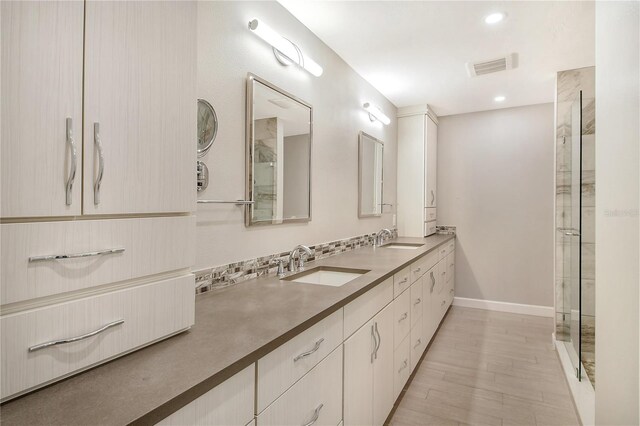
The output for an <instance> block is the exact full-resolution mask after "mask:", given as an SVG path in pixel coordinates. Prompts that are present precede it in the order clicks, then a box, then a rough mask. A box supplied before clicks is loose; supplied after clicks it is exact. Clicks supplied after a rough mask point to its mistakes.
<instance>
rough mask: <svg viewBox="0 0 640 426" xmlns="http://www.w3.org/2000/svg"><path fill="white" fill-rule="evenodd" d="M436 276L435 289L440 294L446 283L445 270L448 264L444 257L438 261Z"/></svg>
mask: <svg viewBox="0 0 640 426" xmlns="http://www.w3.org/2000/svg"><path fill="white" fill-rule="evenodd" d="M437 269H438V277H437V280H436V281H437V283H438V284H437V290H438V293H439V294H442V290H443V289H444V287H445V285H446V284H447V270H448V269H449V268H448V265H447V260H446V259H442V260H441V261H440V262H438V267H437Z"/></svg>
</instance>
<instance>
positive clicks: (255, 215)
mask: <svg viewBox="0 0 640 426" xmlns="http://www.w3.org/2000/svg"><path fill="white" fill-rule="evenodd" d="M312 130H313V109H312V107H311V105H309V104H308V103H306V102H304V101H303V100H301V99H299V98H297V97H295V96H293V95H292V94H290V93H287V92H286V91H284V90H282V89H280V88H278V87H276V86H275V85H273V84H271V83H269V82H267V81H265V80H262V79H261V78H259V77H257V76H255V75H253V74H249V75H248V77H247V129H246V132H247V133H246V136H247V146H246V162H247V163H246V174H247V175H246V194H245V196H246V197H247V198H246V199H247V200H252V201H253V202H254V203H253V204H251V205H248V206H247V208H246V216H245V224H246V225H247V226H254V225H271V224H279V223H287V222H308V221H310V220H311V144H312V140H313V131H312Z"/></svg>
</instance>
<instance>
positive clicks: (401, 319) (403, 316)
mask: <svg viewBox="0 0 640 426" xmlns="http://www.w3.org/2000/svg"><path fill="white" fill-rule="evenodd" d="M408 316H409V314H407V313H406V312H405V313H404V314H402V316H401V317H400V319H399V320H398V322H402V321H404V320H406V319H407V317H408Z"/></svg>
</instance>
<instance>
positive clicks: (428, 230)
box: [424, 220, 436, 237]
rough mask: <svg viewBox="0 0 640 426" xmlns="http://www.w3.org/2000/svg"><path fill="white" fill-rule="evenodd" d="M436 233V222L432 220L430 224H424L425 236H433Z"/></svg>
mask: <svg viewBox="0 0 640 426" xmlns="http://www.w3.org/2000/svg"><path fill="white" fill-rule="evenodd" d="M435 233H436V221H435V220H432V221H430V222H425V223H424V236H425V237H428V236H429V235H433V234H435Z"/></svg>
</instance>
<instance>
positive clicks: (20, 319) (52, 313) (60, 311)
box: [0, 274, 195, 399]
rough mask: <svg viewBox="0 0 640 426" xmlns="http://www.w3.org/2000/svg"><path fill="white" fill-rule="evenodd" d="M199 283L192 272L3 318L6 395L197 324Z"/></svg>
mask: <svg viewBox="0 0 640 426" xmlns="http://www.w3.org/2000/svg"><path fill="white" fill-rule="evenodd" d="M194 286H195V278H194V276H193V275H192V274H188V275H184V276H181V277H178V278H173V279H169V280H164V281H158V282H154V283H151V284H145V285H141V286H138V287H131V288H126V289H122V290H118V291H114V292H111V293H106V294H101V295H98V296H92V297H87V298H84V299H79V300H74V301H70V302H65V303H60V304H57V305H49V306H47V307H44V308H38V309H33V310H30V311H23V312H19V313H16V314H9V315H6V316H3V317H2V318H1V319H0V331H1V336H2V337H1V340H2V349H1V354H2V375H1V377H2V378H1V382H2V391H1V397H2V398H3V399H4V398H6V397H8V396H11V395H15V394H17V393H21V392H23V391H25V390H28V389H31V388H33V387H35V386H39V385H42V384H45V383H47V382H49V381H53V380H55V379H58V378H61V377H63V376H65V375H68V374H70V373H73V372H76V371H78V370H81V369H84V368H86V367H89V366H92V365H94V364H97V363H100V362H102V361H105V360H107V359H110V358H113V357H116V356H118V355H122V354H123V353H124V352H127V351H131V350H132V349H136V348H139V347H141V346H143V345H146V344H148V343H150V342H153V341H154V340H158V339H161V338H163V337H166V336H168V335H170V334H173V333H175V332H177V331H180V330H184V329H186V328H188V327H190V326H192V325H193V323H194V308H195V303H194V299H195V291H194ZM98 330H100V331H99V332H97V333H95V332H96V331H98ZM92 332H94V333H95V335H93V333H92ZM89 333H92V335H91V336H90V337H87V338H85V339H82V340H78V341H74V342H70V343H62V344H58V345H51V346H48V347H42V345H43V344H44V343H48V342H52V341H56V340H62V339H69V338H72V337H78V336H83V335H87V334H89Z"/></svg>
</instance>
